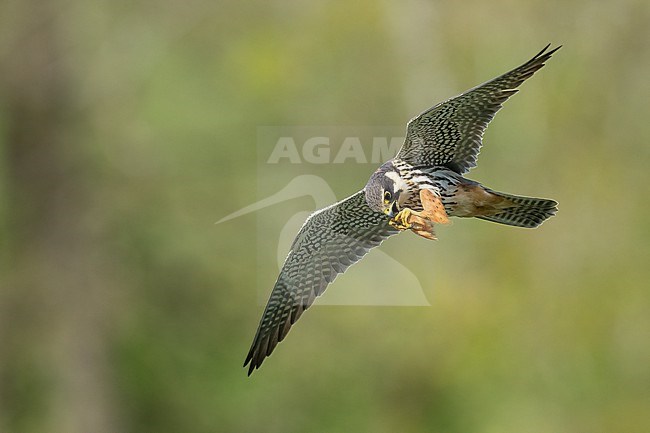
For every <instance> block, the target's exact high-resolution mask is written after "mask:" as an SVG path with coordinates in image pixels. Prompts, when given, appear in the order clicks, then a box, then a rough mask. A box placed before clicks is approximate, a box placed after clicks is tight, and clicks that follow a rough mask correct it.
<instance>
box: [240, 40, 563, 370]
mask: <svg viewBox="0 0 650 433" xmlns="http://www.w3.org/2000/svg"><path fill="white" fill-rule="evenodd" d="M549 47H550V44H549V45H547V46H546V47H545V48H544V49H543V50H542V51H540V52H539V54H537V55H536V56H535V57H533V58H532V59H530V60H529V61H527V62H526V63H524V64H523V65H521V66H519V67H517V68H515V69H513V70H511V71H510V72H507V73H505V74H503V75H501V76H499V77H497V78H495V79H493V80H490V81H488V82H486V83H484V84H481V85H479V86H477V87H474V88H473V89H470V90H468V91H467V92H465V93H463V94H461V95H459V96H456V97H454V98H451V99H449V100H447V101H445V102H441V103H440V104H438V105H435V106H434V107H432V108H430V109H428V110H426V111H425V112H423V113H422V114H420V115H419V116H417V117H415V118H414V119H412V120H411V121H409V123H408V125H407V128H406V138H405V141H404V145H403V146H402V148H401V149H400V151H399V152H398V154H397V156H396V157H395V158H393V159H391V160H390V161H388V162H386V163H385V164H383V165H382V166H381V167H379V169H377V171H375V172H374V173H373V174H372V176H370V180H368V183H367V184H366V186H365V188H364V189H363V190H361V191H359V192H357V193H356V194H354V195H352V196H350V197H348V198H346V199H344V200H341V201H340V202H338V203H335V204H333V205H331V206H329V207H326V208H324V209H321V210H318V211H316V212H314V213H313V214H312V215H311V216H310V217H309V218H308V219H307V221H305V223H304V225H303V226H302V228H301V229H300V231H299V232H298V235H297V236H296V239H295V240H294V241H293V244H292V246H291V250H290V251H289V254H288V256H287V258H286V260H285V262H284V265H283V266H282V270H281V271H280V275H279V277H278V279H277V281H276V283H275V287H273V291H272V292H271V296H270V298H269V301H268V303H267V305H266V308H265V309H264V314H263V315H262V319H261V321H260V324H259V327H258V328H257V333H256V334H255V338H254V339H253V344H252V345H251V348H250V350H249V352H248V356H246V361H245V362H244V367H245V366H246V365H248V366H249V367H248V374H249V375H250V374H251V373H252V372H253V370H255V369H256V368H259V366H260V365H262V362H263V361H264V358H266V357H267V356H269V355H270V354H271V353H272V352H273V349H275V346H277V344H278V343H279V342H280V341H282V340H283V339H284V337H286V335H287V333H288V332H289V329H290V328H291V325H293V324H294V323H295V322H296V321H297V320H298V318H300V316H301V315H302V313H303V312H304V311H305V310H306V309H307V308H308V307H309V306H310V305H311V304H312V303H313V302H314V299H316V297H318V296H320V295H321V294H322V293H323V291H324V290H325V288H326V287H327V286H328V285H329V284H330V283H331V282H332V281H333V280H334V279H335V278H336V276H337V275H338V274H341V273H343V272H345V270H346V269H347V268H348V267H349V266H350V265H352V264H354V263H356V262H357V261H359V260H360V259H361V258H362V257H363V256H364V255H365V254H366V253H367V252H368V251H369V250H370V249H372V248H374V247H376V246H378V245H379V244H380V243H381V242H382V241H383V240H384V239H386V238H388V237H389V236H392V235H394V234H397V233H399V232H401V231H404V230H411V231H413V232H414V233H416V234H418V235H420V236H422V237H424V238H428V239H435V233H434V230H433V228H434V224H436V223H437V224H444V223H446V222H447V221H448V216H454V217H476V218H480V219H483V220H487V221H492V222H496V223H500V224H506V225H510V226H516V227H526V228H534V227H537V226H539V225H540V224H541V223H542V222H544V221H545V220H546V219H547V218H549V217H551V216H553V215H554V214H555V213H556V212H557V202H555V201H553V200H548V199H542V198H531V197H522V196H517V195H512V194H505V193H502V192H497V191H494V190H492V189H490V188H487V187H485V186H483V185H481V184H480V183H478V182H475V181H473V180H469V179H467V178H465V177H463V174H465V173H466V172H468V171H469V170H470V169H472V168H473V167H475V166H476V159H477V156H478V153H479V150H480V148H481V139H482V137H483V133H484V132H485V129H486V128H487V126H488V123H489V122H490V121H491V120H492V118H493V117H494V115H495V114H496V112H497V111H499V109H500V108H501V105H502V104H503V103H504V102H505V101H506V100H507V99H508V98H509V97H510V96H512V95H514V94H515V93H517V87H519V86H520V85H521V83H523V82H524V81H525V80H526V79H528V78H530V77H531V76H532V75H533V74H534V73H535V72H536V71H537V70H538V69H540V68H541V67H542V66H544V62H546V61H547V60H548V59H549V58H550V57H551V55H553V53H554V52H556V51H557V50H558V49H559V48H560V47H557V48H555V49H553V50H550V51H548V48H549Z"/></svg>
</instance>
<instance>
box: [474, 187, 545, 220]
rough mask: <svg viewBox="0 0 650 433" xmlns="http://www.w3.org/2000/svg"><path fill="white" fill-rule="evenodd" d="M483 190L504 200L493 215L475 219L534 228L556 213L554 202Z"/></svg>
mask: <svg viewBox="0 0 650 433" xmlns="http://www.w3.org/2000/svg"><path fill="white" fill-rule="evenodd" d="M485 190H486V191H487V192H489V193H491V194H494V195H496V196H498V197H500V198H503V199H505V200H503V202H502V203H503V204H502V205H501V206H500V209H498V210H495V212H494V213H491V214H488V215H481V216H476V218H480V219H483V220H487V221H492V222H495V223H499V224H506V225H509V226H516V227H525V228H535V227H537V226H539V225H540V224H541V223H543V222H544V221H546V220H547V219H548V218H550V217H552V216H553V215H555V213H556V212H557V202H556V201H555V200H549V199H545V198H533V197H521V196H516V195H510V194H504V193H502V192H496V191H493V190H491V189H488V188H485ZM506 203H507V204H506Z"/></svg>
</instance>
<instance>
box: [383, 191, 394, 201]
mask: <svg viewBox="0 0 650 433" xmlns="http://www.w3.org/2000/svg"><path fill="white" fill-rule="evenodd" d="M392 197H393V195H392V194H391V193H390V191H386V192H384V201H385V202H386V203H388V202H389V201H390V199H391V198H392Z"/></svg>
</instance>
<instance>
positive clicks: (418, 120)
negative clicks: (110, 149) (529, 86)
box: [397, 44, 561, 174]
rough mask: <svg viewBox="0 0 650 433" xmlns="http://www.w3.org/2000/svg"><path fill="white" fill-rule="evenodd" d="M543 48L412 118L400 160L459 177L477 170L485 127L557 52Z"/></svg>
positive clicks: (399, 154) (399, 155) (399, 156)
mask: <svg viewBox="0 0 650 433" xmlns="http://www.w3.org/2000/svg"><path fill="white" fill-rule="evenodd" d="M549 47H550V44H549V45H547V46H546V47H544V49H543V50H542V51H540V52H539V54H537V55H536V56H535V57H533V58H532V59H530V60H529V61H528V62H526V63H524V64H523V65H521V66H519V67H518V68H515V69H513V70H512V71H510V72H507V73H505V74H503V75H501V76H499V77H497V78H495V79H493V80H491V81H488V82H486V83H483V84H481V85H479V86H477V87H474V88H473V89H470V90H468V91H467V92H465V93H463V94H461V95H459V96H456V97H455V98H451V99H449V100H447V101H445V102H441V103H440V104H438V105H436V106H434V107H432V108H430V109H428V110H427V111H425V112H424V113H422V114H420V115H419V116H417V117H415V118H414V119H411V121H410V122H409V123H408V126H407V128H406V140H405V142H404V145H403V146H402V148H401V149H400V151H399V153H398V154H397V157H398V158H400V159H402V160H404V161H406V162H408V163H409V164H412V165H416V166H439V165H444V166H447V167H448V168H450V169H451V170H454V171H456V172H457V173H459V174H463V173H466V172H467V171H469V170H470V169H471V168H473V167H476V158H477V157H478V153H479V151H480V149H481V144H482V143H481V140H482V138H483V133H484V132H485V128H487V125H488V123H490V121H491V120H492V118H493V117H494V115H495V114H496V112H497V111H499V109H500V108H501V104H503V103H504V102H505V101H506V100H507V99H508V98H509V97H510V96H512V95H514V94H515V93H517V89H516V88H517V87H519V86H520V85H521V83H523V82H524V81H525V80H526V79H528V78H530V77H531V76H532V75H533V74H534V73H535V72H536V71H537V70H538V69H540V68H541V67H542V66H544V62H545V61H547V60H548V59H549V58H550V57H551V56H552V55H553V53H554V52H556V51H557V50H559V49H560V48H561V46H560V47H557V48H555V49H554V50H551V51H548V52H547V51H546V50H547V49H548V48H549Z"/></svg>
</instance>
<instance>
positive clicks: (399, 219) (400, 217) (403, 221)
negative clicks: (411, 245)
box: [388, 208, 412, 230]
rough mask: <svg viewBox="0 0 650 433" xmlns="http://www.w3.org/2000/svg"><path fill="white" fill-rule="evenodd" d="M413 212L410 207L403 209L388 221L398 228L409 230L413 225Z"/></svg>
mask: <svg viewBox="0 0 650 433" xmlns="http://www.w3.org/2000/svg"><path fill="white" fill-rule="evenodd" d="M411 213H412V211H411V209H409V208H406V209H402V210H401V211H399V212H398V213H397V215H395V216H394V217H393V219H391V220H390V221H389V222H388V223H389V224H390V225H391V226H393V227H395V228H396V229H398V230H408V229H410V228H411V227H412V225H411V223H410V222H409V218H410V217H411Z"/></svg>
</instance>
